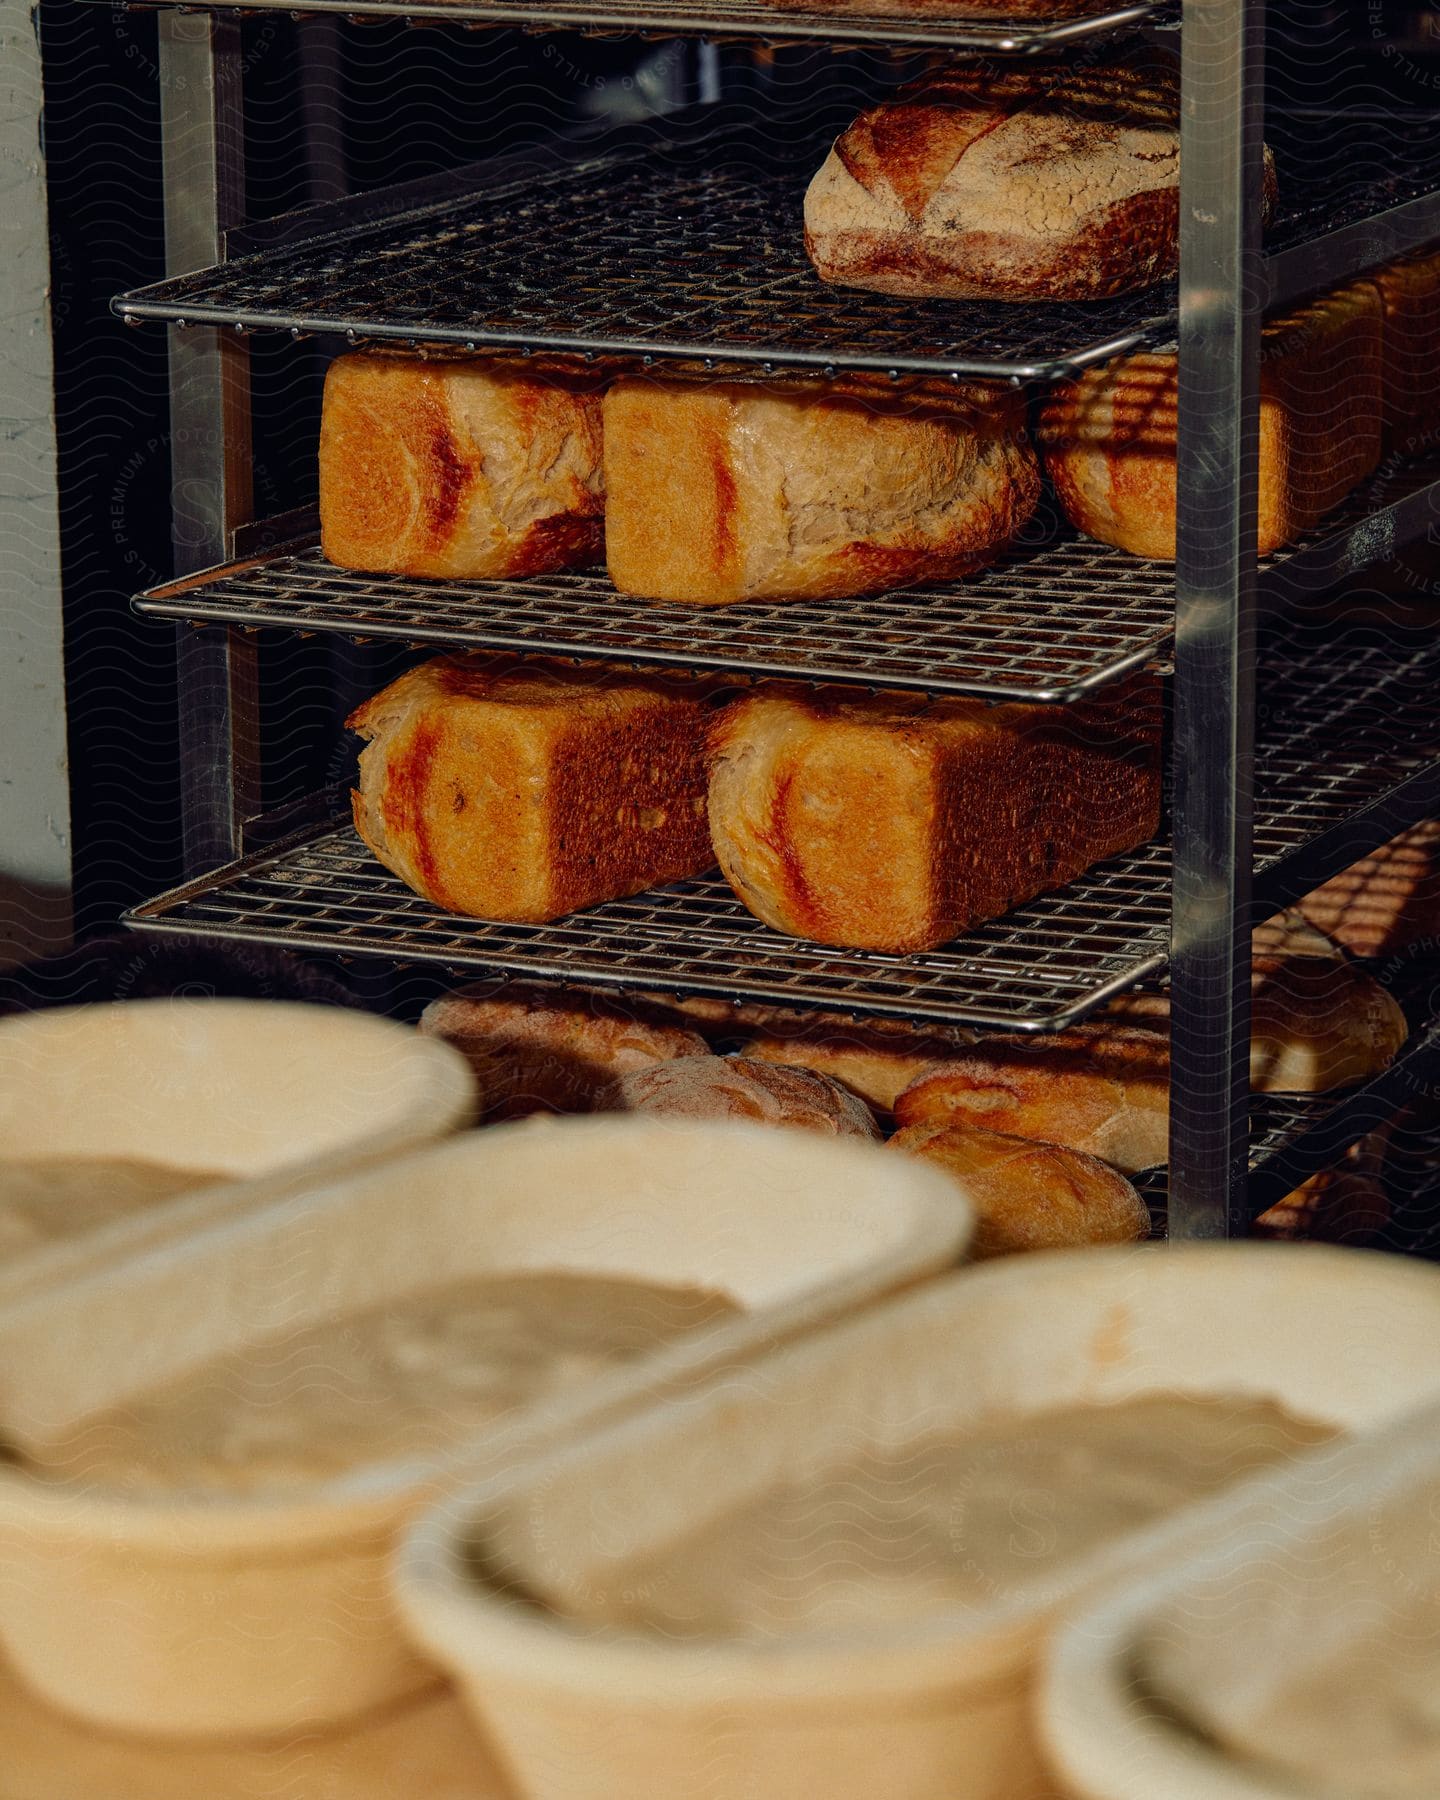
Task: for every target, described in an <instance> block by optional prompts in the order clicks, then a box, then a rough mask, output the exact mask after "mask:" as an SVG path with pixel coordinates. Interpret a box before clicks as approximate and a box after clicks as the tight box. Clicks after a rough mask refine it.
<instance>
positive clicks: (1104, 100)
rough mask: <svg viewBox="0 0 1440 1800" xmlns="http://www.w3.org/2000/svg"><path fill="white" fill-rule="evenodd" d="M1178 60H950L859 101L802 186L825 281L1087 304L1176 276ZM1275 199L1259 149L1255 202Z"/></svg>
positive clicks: (1270, 170)
mask: <svg viewBox="0 0 1440 1800" xmlns="http://www.w3.org/2000/svg"><path fill="white" fill-rule="evenodd" d="M1179 170H1180V108H1179V82H1178V71H1177V67H1176V65H1175V63H1174V61H1173V59H1172V58H1170V57H1169V56H1167V55H1164V54H1162V53H1151V54H1149V55H1143V56H1131V57H1128V58H1125V59H1111V60H1109V61H1106V62H1103V63H1098V64H1096V65H1094V66H1092V67H1090V68H1077V67H1076V66H1075V65H1074V64H1073V63H1072V62H1067V61H1064V60H1061V59H1057V58H1036V59H1034V60H1033V61H1030V62H1027V63H1024V64H1021V65H1001V66H999V67H997V66H995V65H993V64H992V65H990V66H989V67H988V68H985V69H984V70H983V71H982V72H978V73H977V72H976V71H973V70H971V69H967V68H966V67H964V66H962V65H954V66H951V67H949V68H947V69H944V70H940V71H936V72H933V73H931V74H929V75H927V76H925V77H923V78H922V79H921V80H920V81H918V82H916V83H915V84H914V85H913V86H912V87H909V88H906V89H902V90H901V91H900V93H899V94H898V95H896V97H895V98H894V99H892V100H889V101H885V102H883V103H882V104H880V105H878V106H873V107H870V108H869V109H868V110H867V111H865V112H863V113H861V115H860V116H859V118H857V119H856V120H855V122H854V123H853V124H852V125H851V126H850V127H849V129H848V130H846V131H844V132H842V133H841V135H840V136H839V137H838V138H837V139H836V141H835V144H834V147H833V148H832V150H831V152H830V154H829V156H828V157H827V158H826V160H825V162H824V163H823V164H822V166H821V168H820V169H819V171H818V172H817V173H816V175H815V177H814V179H813V180H812V181H811V183H810V187H809V189H808V191H807V193H806V196H805V248H806V251H807V253H808V254H809V256H810V259H811V261H812V262H813V263H814V265H815V267H816V270H817V271H818V273H819V274H820V276H821V278H822V279H823V280H825V281H829V282H834V283H836V284H838V285H841V286H847V287H863V288H871V289H874V290H877V291H879V292H881V293H889V294H902V295H912V296H921V295H937V296H944V297H946V298H950V299H959V300H1000V301H1024V300H1036V299H1048V300H1093V299H1101V298H1104V297H1107V296H1110V295H1115V294H1123V293H1128V292H1130V291H1132V290H1133V289H1136V288H1142V287H1148V286H1150V285H1152V284H1153V283H1154V282H1157V281H1160V280H1162V279H1164V277H1165V276H1167V275H1170V274H1173V273H1174V271H1175V269H1176V267H1177V263H1178V254H1179ZM1273 198H1274V166H1273V161H1272V160H1271V159H1270V158H1269V154H1268V152H1267V159H1266V181H1265V203H1266V207H1267V211H1268V209H1269V207H1270V206H1271V205H1272V204H1273Z"/></svg>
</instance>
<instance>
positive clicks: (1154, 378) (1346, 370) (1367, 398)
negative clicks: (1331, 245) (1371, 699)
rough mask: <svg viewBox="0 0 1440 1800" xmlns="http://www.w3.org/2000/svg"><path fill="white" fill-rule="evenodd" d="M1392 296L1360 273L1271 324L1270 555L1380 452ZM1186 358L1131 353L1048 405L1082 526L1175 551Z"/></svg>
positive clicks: (1266, 481)
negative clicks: (1180, 393) (1383, 317)
mask: <svg viewBox="0 0 1440 1800" xmlns="http://www.w3.org/2000/svg"><path fill="white" fill-rule="evenodd" d="M1380 393H1381V381H1380V299H1379V295H1378V292H1377V290H1376V288H1375V287H1374V285H1373V284H1372V283H1370V282H1368V281H1360V282H1355V283H1353V284H1352V285H1351V286H1349V287H1346V288H1341V289H1338V290H1337V291H1335V292H1334V293H1331V294H1328V295H1326V296H1324V297H1323V298H1321V299H1319V300H1315V301H1312V302H1310V303H1309V304H1308V305H1306V306H1303V307H1300V308H1298V309H1297V310H1296V311H1294V312H1291V313H1286V314H1285V315H1284V316H1283V317H1280V318H1276V319H1272V320H1270V321H1269V322H1268V323H1267V324H1266V326H1265V329H1264V344H1263V359H1262V362H1261V369H1260V471H1259V479H1260V491H1259V509H1260V518H1259V550H1260V554H1261V555H1265V554H1267V553H1268V552H1269V551H1271V550H1276V549H1278V548H1279V547H1280V546H1281V545H1282V544H1287V543H1289V542H1290V541H1291V540H1292V539H1294V538H1296V537H1298V536H1300V534H1301V533H1302V532H1305V531H1308V530H1310V529H1311V528H1312V527H1313V526H1314V525H1316V524H1318V523H1319V521H1320V520H1321V519H1322V518H1323V517H1324V516H1325V514H1326V513H1327V512H1329V511H1331V509H1332V508H1334V507H1336V506H1338V505H1339V504H1340V502H1341V501H1342V500H1343V499H1344V498H1345V496H1346V495H1347V494H1348V493H1349V492H1350V491H1351V489H1352V488H1353V487H1355V485H1356V484H1357V483H1358V482H1360V481H1363V480H1364V479H1365V477H1366V476H1367V475H1369V474H1371V473H1373V471H1374V470H1375V468H1376V467H1377V466H1378V464H1379V461H1380ZM1176 417H1177V363H1176V358H1175V357H1174V356H1173V355H1162V354H1149V353H1147V354H1143V355H1139V356H1126V357H1121V358H1119V359H1118V360H1117V361H1115V362H1111V363H1107V364H1106V365H1105V366H1104V367H1103V368H1099V369H1090V370H1087V371H1086V372H1085V373H1084V374H1083V375H1082V376H1081V377H1080V378H1079V380H1077V381H1074V382H1066V383H1062V384H1061V385H1060V386H1059V387H1057V388H1056V389H1055V390H1054V391H1053V392H1052V394H1051V396H1050V398H1049V399H1048V400H1047V402H1046V404H1045V407H1044V409H1043V411H1042V413H1041V421H1040V434H1039V435H1040V444H1041V449H1042V451H1043V454H1044V458H1045V467H1046V469H1047V471H1048V472H1049V475H1050V479H1051V480H1052V481H1053V482H1054V484H1055V490H1056V492H1057V494H1058V495H1059V497H1060V502H1061V504H1062V506H1063V507H1064V508H1065V512H1066V514H1067V516H1068V517H1069V519H1070V521H1071V523H1072V524H1073V525H1075V526H1076V527H1078V529H1079V530H1081V531H1083V532H1084V533H1085V534H1086V535H1087V536H1089V537H1093V538H1098V539H1099V540H1100V542H1101V543H1104V544H1114V545H1116V546H1117V547H1118V548H1119V549H1121V550H1129V551H1132V552H1133V553H1134V554H1135V555H1137V556H1148V557H1153V558H1156V559H1157V560H1159V561H1163V562H1173V561H1174V558H1175V479H1176V477H1175V456H1176V448H1175V445H1176V437H1175V434H1176Z"/></svg>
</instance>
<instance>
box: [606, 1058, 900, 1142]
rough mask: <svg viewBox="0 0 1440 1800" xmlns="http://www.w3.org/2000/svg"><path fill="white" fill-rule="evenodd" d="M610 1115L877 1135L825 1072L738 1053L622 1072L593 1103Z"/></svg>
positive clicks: (858, 1104)
mask: <svg viewBox="0 0 1440 1800" xmlns="http://www.w3.org/2000/svg"><path fill="white" fill-rule="evenodd" d="M600 1104H601V1106H602V1107H609V1108H611V1109H613V1110H614V1111H616V1112H643V1113H663V1114H667V1115H669V1116H672V1117H674V1118H681V1119H745V1120H751V1121H753V1122H754V1123H756V1124H760V1125H786V1126H794V1127H798V1128H799V1129H802V1130H805V1131H820V1132H826V1133H829V1134H830V1135H831V1136H834V1137H861V1138H872V1139H874V1138H878V1137H879V1136H880V1130H879V1127H878V1126H877V1125H876V1123H875V1119H874V1116H873V1115H872V1113H871V1111H870V1109H869V1107H868V1106H866V1104H865V1102H864V1101H863V1100H861V1099H860V1098H859V1096H858V1095H856V1094H852V1093H851V1092H850V1091H849V1089H848V1088H845V1087H842V1086H841V1084H840V1083H839V1082H838V1081H833V1080H831V1078H830V1077H829V1076H828V1075H822V1074H819V1073H818V1072H816V1071H815V1070H813V1069H799V1068H787V1067H783V1066H782V1065H780V1064H779V1063H768V1062H757V1061H753V1060H751V1059H750V1058H747V1057H739V1056H685V1057H681V1058H680V1059H679V1060H678V1061H676V1062H665V1063H657V1064H656V1065H655V1066H654V1067H652V1068H648V1069H639V1070H637V1071H636V1072H635V1073H634V1074H633V1075H625V1076H622V1077H621V1079H620V1080H619V1081H617V1082H616V1083H615V1084H614V1086H613V1087H612V1088H611V1089H610V1090H609V1092H608V1094H607V1095H606V1096H605V1097H604V1098H603V1099H602V1100H601V1102H600Z"/></svg>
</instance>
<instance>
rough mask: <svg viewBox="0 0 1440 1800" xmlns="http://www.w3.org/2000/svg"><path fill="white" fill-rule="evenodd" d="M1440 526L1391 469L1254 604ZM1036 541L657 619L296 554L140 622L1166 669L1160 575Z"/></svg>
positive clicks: (836, 659)
mask: <svg viewBox="0 0 1440 1800" xmlns="http://www.w3.org/2000/svg"><path fill="white" fill-rule="evenodd" d="M1377 522H1378V527H1380V528H1377ZM1437 522H1440V461H1437V462H1429V463H1414V464H1407V465H1404V466H1402V467H1401V468H1400V469H1398V470H1394V469H1392V470H1388V471H1386V472H1385V473H1384V474H1382V475H1381V476H1379V477H1377V478H1376V480H1375V481H1374V482H1372V483H1370V484H1368V485H1367V486H1366V487H1365V488H1363V489H1361V490H1360V491H1359V492H1358V493H1357V494H1356V495H1355V496H1353V497H1352V499H1351V501H1350V502H1349V503H1348V504H1347V506H1346V507H1345V508H1344V509H1342V510H1341V511H1340V512H1338V513H1336V514H1334V515H1332V517H1331V518H1330V519H1328V520H1326V521H1325V523H1324V525H1323V526H1321V527H1320V528H1319V529H1318V530H1317V531H1315V532H1312V533H1311V534H1310V535H1309V536H1308V537H1306V538H1303V539H1301V540H1300V542H1299V543H1297V544H1295V545H1293V546H1292V547H1290V548H1288V549H1286V550H1283V551H1281V552H1279V553H1278V554H1276V555H1275V556H1272V557H1269V558H1267V559H1266V561H1265V562H1264V563H1263V564H1262V565H1261V568H1262V576H1261V585H1262V592H1263V593H1264V594H1265V596H1266V598H1267V601H1270V602H1277V601H1279V600H1281V599H1285V600H1294V599H1296V598H1298V597H1299V596H1300V595H1302V594H1303V593H1305V592H1307V591H1309V590H1310V589H1311V588H1313V587H1316V586H1319V585H1329V584H1332V583H1333V582H1334V581H1336V580H1337V579H1338V578H1339V577H1340V576H1342V575H1344V574H1348V573H1352V572H1354V571H1355V570H1357V569H1360V568H1362V567H1364V566H1365V564H1366V563H1367V562H1371V561H1374V560H1375V559H1376V558H1378V557H1380V556H1381V555H1389V554H1391V553H1393V552H1394V550H1396V549H1397V548H1399V547H1400V546H1401V545H1402V544H1404V543H1405V542H1407V541H1408V540H1409V539H1410V538H1411V537H1414V536H1416V535H1423V533H1424V531H1425V530H1426V529H1427V528H1429V527H1432V526H1434V525H1435V524H1436V523H1437ZM1036 530H1037V539H1036V542H1035V543H1033V544H1031V545H1028V546H1027V545H1020V546H1017V547H1015V548H1014V549H1012V550H1011V551H1009V552H1008V553H1007V555H1006V556H1005V558H1004V559H1003V561H1001V562H1000V563H998V564H997V565H996V566H995V567H993V568H991V569H988V570H986V571H984V572H983V573H981V574H979V575H976V576H972V577H971V578H970V579H968V580H967V581H965V582H963V583H959V584H951V585H948V586H942V587H919V588H909V589H905V590H903V591H900V592H896V593H890V594H880V595H869V596H862V597H859V598H854V599H848V600H828V601H786V602H783V603H770V602H766V603H751V604H747V605H738V606H674V605H663V606H661V605H652V604H650V603H649V602H646V601H637V600H632V599H630V598H628V597H627V596H625V595H624V594H618V593H616V591H615V589H614V588H613V587H611V585H610V583H609V582H608V581H607V580H606V579H605V577H604V575H603V574H600V573H598V572H595V571H581V572H571V573H565V574H559V575H550V576H538V577H527V579H525V580H524V581H415V580H407V579H405V578H404V577H401V576H384V575H360V574H356V573H354V572H352V571H350V570H347V569H338V568H336V567H334V565H333V564H331V563H328V562H326V561H325V559H324V557H323V556H322V555H321V554H320V552H319V550H318V549H317V548H315V547H313V546H311V545H308V544H307V545H301V546H295V545H286V546H282V547H281V548H280V549H279V550H277V551H276V552H275V553H274V554H273V555H272V556H270V557H268V558H262V559H254V558H249V559H246V560H244V561H242V562H239V563H233V564H227V565H225V566H223V567H221V568H218V569H209V570H206V571H204V572H203V573H201V574H198V575H192V576H189V577H187V578H186V579H185V580H183V581H176V582H169V583H167V584H166V585H164V586H163V587H158V588H152V589H151V590H150V591H149V592H148V593H144V594H141V595H140V596H139V597H138V598H137V600H136V602H135V606H136V610H137V611H139V612H141V613H144V614H147V615H150V616H152V617H156V618H165V619H180V620H192V621H204V622H207V623H211V624H227V625H243V626H247V627H256V626H271V627H277V628H280V629H284V630H292V631H319V632H337V633H340V634H342V635H345V636H349V637H361V638H380V639H386V640H398V641H399V642H402V643H408V644H415V645H420V644H430V645H435V646H437V647H442V648H447V649H458V650H467V649H472V650H473V649H484V650H514V651H519V652H523V653H530V654H535V653H540V652H544V653H548V654H552V655H562V656H574V657H580V658H591V659H599V660H605V661H611V662H640V663H648V664H654V665H672V666H682V667H685V668H693V669H715V670H721V671H725V672H728V673H734V674H742V675H758V676H766V675H769V676H784V677H790V678H799V679H802V680H808V681H842V682H856V683H861V684H863V685H865V686H869V687H895V688H914V689H920V690H922V691H924V692H928V693H952V694H970V695H975V696H978V697H980V698H983V699H993V700H1029V701H1051V702H1058V703H1064V702H1067V701H1073V700H1077V699H1079V698H1080V697H1081V696H1082V695H1084V694H1086V693H1088V692H1090V691H1092V690H1093V689H1095V688H1097V687H1100V686H1102V685H1104V684H1105V683H1107V682H1110V681H1114V680H1116V679H1118V678H1119V677H1120V676H1122V675H1124V674H1126V673H1128V672H1129V671H1131V670H1133V669H1136V668H1140V667H1143V666H1145V665H1146V664H1154V663H1156V662H1158V661H1159V660H1160V659H1161V658H1163V657H1164V656H1165V655H1166V654H1167V652H1168V650H1169V647H1170V642H1171V639H1172V637H1173V635H1174V632H1173V624H1174V599H1175V588H1174V575H1173V571H1172V569H1171V567H1170V566H1169V565H1167V564H1161V563H1151V562H1145V561H1143V560H1142V559H1141V558H1139V557H1135V556H1130V555H1128V554H1127V553H1126V552H1124V551H1121V550H1111V549H1109V548H1107V547H1106V546H1105V545H1103V544H1097V543H1095V542H1093V541H1092V540H1090V539H1088V538H1080V537H1075V536H1073V535H1063V534H1056V533H1055V531H1054V528H1053V526H1052V525H1050V524H1048V523H1044V524H1039V525H1037V527H1036ZM1043 534H1049V535H1043Z"/></svg>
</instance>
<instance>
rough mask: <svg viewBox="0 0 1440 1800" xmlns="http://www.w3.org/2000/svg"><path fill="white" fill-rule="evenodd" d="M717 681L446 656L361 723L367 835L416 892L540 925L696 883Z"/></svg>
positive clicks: (356, 804)
mask: <svg viewBox="0 0 1440 1800" xmlns="http://www.w3.org/2000/svg"><path fill="white" fill-rule="evenodd" d="M706 692H707V690H706V688H705V685H704V684H703V683H699V682H694V681H691V682H688V683H687V682H683V681H680V680H676V681H660V680H658V679H647V678H645V677H642V676H638V675H628V674H619V673H612V672H610V671H607V670H604V669H587V670H562V669H559V668H553V667H548V666H546V665H544V664H538V663H529V664H525V665H523V666H516V665H513V664H506V663H497V662H495V661H492V660H491V659H489V658H485V657H475V658H467V657H437V658H436V659H435V660H434V661H433V662H428V663H423V664H421V665H420V667H418V668H415V669H411V670H410V671H409V673H408V674H405V675H402V676H401V677H400V679H399V680H398V681H393V682H391V684H390V685H389V687H387V688H384V689H383V690H382V691H381V692H380V693H378V694H376V695H375V696H374V697H373V698H372V699H370V700H367V701H366V702H365V704H364V705H363V706H361V707H359V708H358V709H357V710H356V711H355V712H354V713H352V714H351V716H350V718H349V719H348V721H347V723H348V725H349V726H350V729H351V730H352V731H357V732H359V733H360V735H361V736H362V737H365V738H367V739H369V744H368V747H367V748H366V749H365V750H363V751H362V752H361V755H360V785H359V787H358V788H356V789H355V790H354V791H353V793H352V796H351V799H352V805H353V809H354V815H355V828H356V830H357V831H358V832H359V833H360V836H361V837H362V838H363V839H364V840H365V842H366V843H367V844H368V845H369V847H370V849H371V850H372V851H373V852H374V854H375V856H376V857H377V858H378V859H379V860H380V861H381V862H382V863H383V864H384V865H385V867H386V868H387V869H390V870H391V871H393V873H394V874H396V875H398V876H399V877H400V879H401V880H402V881H404V882H405V883H407V885H408V886H410V887H412V888H414V890H415V891H416V893H418V894H423V895H424V896H425V898H426V899H427V900H433V901H434V902H435V904H436V905H437V906H441V907H444V908H446V909H447V910H448V911H450V912H459V913H469V914H471V915H473V916H475V917H478V918H493V919H515V920H542V919H554V918H558V917H560V915H561V914H562V913H568V912H576V911H578V910H580V909H581V908H583V907H587V906H595V905H598V904H599V903H600V902H601V901H603V900H613V899H616V898H618V897H620V896H621V895H625V894H635V893H639V892H640V891H641V890H642V889H644V888H648V887H656V886H659V885H661V884H663V883H665V882H667V881H675V880H678V879H679V878H680V877H682V876H685V875H698V874H700V873H701V872H702V871H703V870H705V869H708V868H710V867H711V866H712V864H713V862H714V856H713V854H712V852H711V849H710V838H709V832H708V830H707V827H706V822H705V748H704V740H705V731H706V726H707V724H708V722H709V716H710V714H709V707H708V703H707V699H706Z"/></svg>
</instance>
